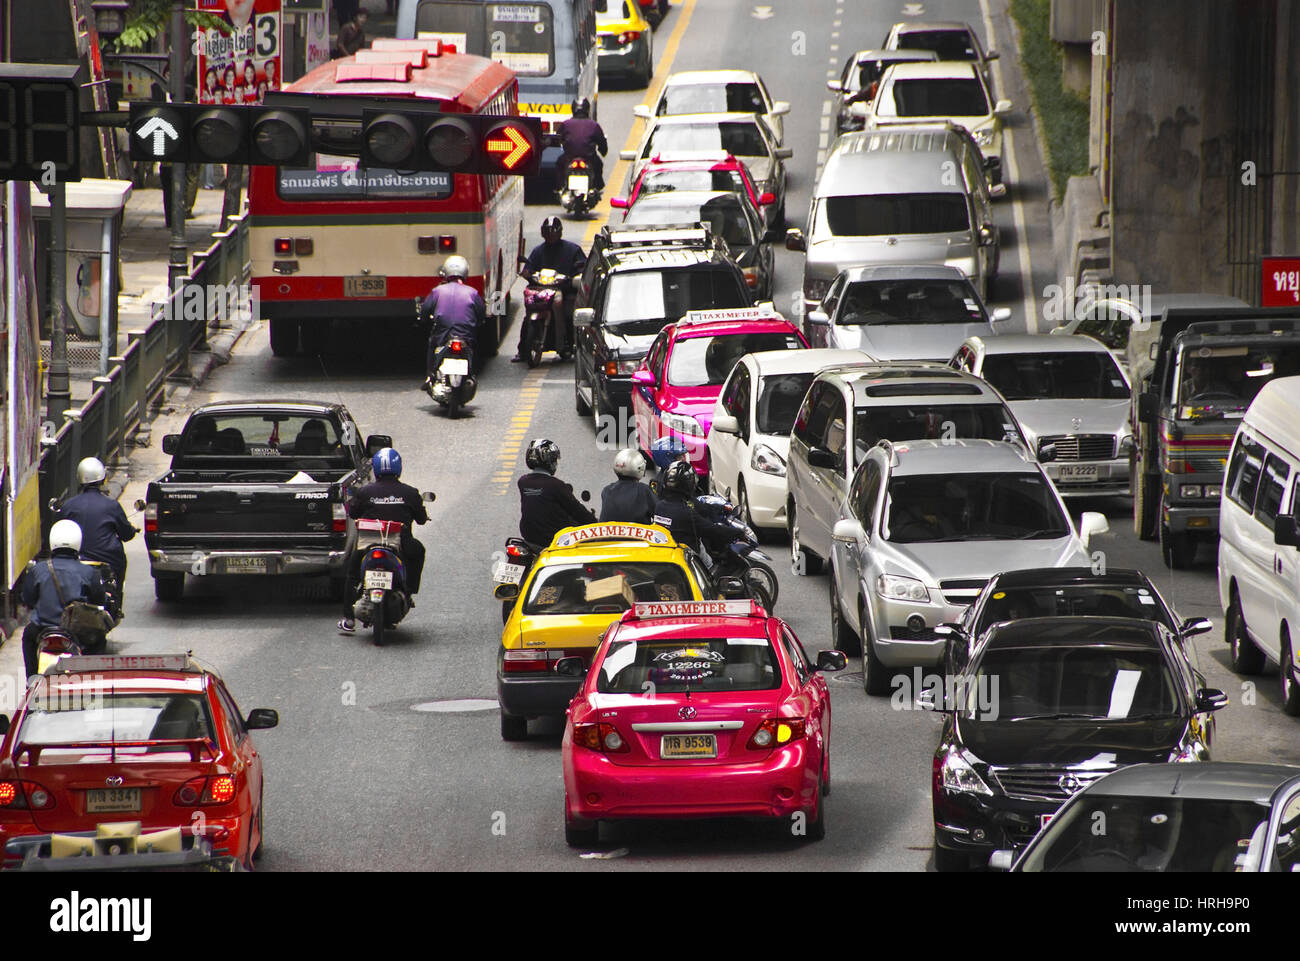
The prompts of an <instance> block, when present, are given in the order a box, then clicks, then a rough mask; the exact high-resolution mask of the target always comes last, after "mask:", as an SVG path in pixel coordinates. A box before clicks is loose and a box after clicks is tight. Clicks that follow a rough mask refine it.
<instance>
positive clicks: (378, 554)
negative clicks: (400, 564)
mask: <svg viewBox="0 0 1300 961" xmlns="http://www.w3.org/2000/svg"><path fill="white" fill-rule="evenodd" d="M370 559H371V560H372V561H382V560H383V559H384V552H383V551H371V552H370Z"/></svg>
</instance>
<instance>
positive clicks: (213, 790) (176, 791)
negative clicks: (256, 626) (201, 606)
mask: <svg viewBox="0 0 1300 961" xmlns="http://www.w3.org/2000/svg"><path fill="white" fill-rule="evenodd" d="M278 723H279V715H278V714H277V713H276V712H275V711H272V710H268V709H265V708H258V709H256V710H254V711H253V712H252V713H251V714H249V715H248V717H247V719H245V718H244V716H243V715H242V714H241V713H240V712H239V708H238V707H237V706H236V705H235V701H234V699H233V698H232V697H231V696H230V692H229V691H227V690H226V686H225V683H224V682H223V681H222V680H221V678H220V677H219V676H218V675H217V674H216V673H214V672H213V671H211V670H207V669H205V668H203V667H200V666H199V665H197V664H196V663H195V662H194V661H193V660H192V659H191V658H190V657H188V656H187V655H184V654H162V655H98V656H91V657H69V658H65V659H63V660H61V661H59V662H58V663H57V664H56V665H54V666H53V667H51V668H49V669H48V670H47V671H46V673H45V674H43V675H41V676H40V677H38V678H37V679H36V680H35V681H34V682H33V683H32V685H31V687H29V688H28V690H27V694H26V696H25V697H24V699H23V703H22V705H21V706H20V707H19V709H18V713H17V715H16V716H15V717H14V718H13V720H12V722H11V721H10V719H9V718H8V716H6V715H0V730H2V731H3V733H4V743H3V746H0V847H3V850H4V853H5V862H4V863H5V867H16V866H17V865H18V863H19V862H20V861H21V858H22V847H23V846H22V845H21V843H18V844H12V843H11V842H14V841H15V839H19V840H21V839H23V838H30V837H32V836H33V835H49V834H72V833H75V832H84V831H94V830H96V828H97V827H99V826H100V825H103V824H106V823H110V822H112V823H117V822H140V823H141V825H142V827H143V830H145V831H157V830H167V829H171V828H177V827H179V828H181V829H182V830H183V832H187V833H188V832H193V833H194V834H196V835H198V834H202V835H204V836H205V837H206V838H207V839H208V840H209V841H210V842H211V843H212V846H213V850H214V853H215V854H217V855H233V856H235V857H237V858H239V860H240V861H242V862H243V865H244V867H245V868H249V869H251V867H252V861H253V858H255V857H256V856H257V855H258V854H259V853H260V850H261V846H262V758H261V756H260V755H259V754H258V753H257V748H256V747H255V746H254V744H253V739H252V738H251V737H250V736H249V733H248V732H249V731H250V730H256V729H259V728H271V727H275V726H276V725H277V724H278Z"/></svg>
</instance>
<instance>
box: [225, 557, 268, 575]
mask: <svg viewBox="0 0 1300 961" xmlns="http://www.w3.org/2000/svg"><path fill="white" fill-rule="evenodd" d="M226 573H227V574H265V573H266V558H265V557H227V558H226Z"/></svg>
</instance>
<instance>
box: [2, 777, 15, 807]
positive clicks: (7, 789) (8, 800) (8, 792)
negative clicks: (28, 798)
mask: <svg viewBox="0 0 1300 961" xmlns="http://www.w3.org/2000/svg"><path fill="white" fill-rule="evenodd" d="M17 798H18V785H17V784H15V783H14V782H13V781H0V807H6V808H7V807H10V806H11V805H12V804H13V803H14V801H15V800H17Z"/></svg>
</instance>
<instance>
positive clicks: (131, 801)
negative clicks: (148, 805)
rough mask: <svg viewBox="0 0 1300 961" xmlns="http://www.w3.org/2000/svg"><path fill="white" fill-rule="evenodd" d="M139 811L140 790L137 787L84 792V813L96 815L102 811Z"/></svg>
mask: <svg viewBox="0 0 1300 961" xmlns="http://www.w3.org/2000/svg"><path fill="white" fill-rule="evenodd" d="M138 810H140V789H139V788H138V787H125V788H122V787H119V788H112V789H110V790H106V791H105V790H94V791H87V792H86V813H87V814H98V813H101V812H104V811H138Z"/></svg>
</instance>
